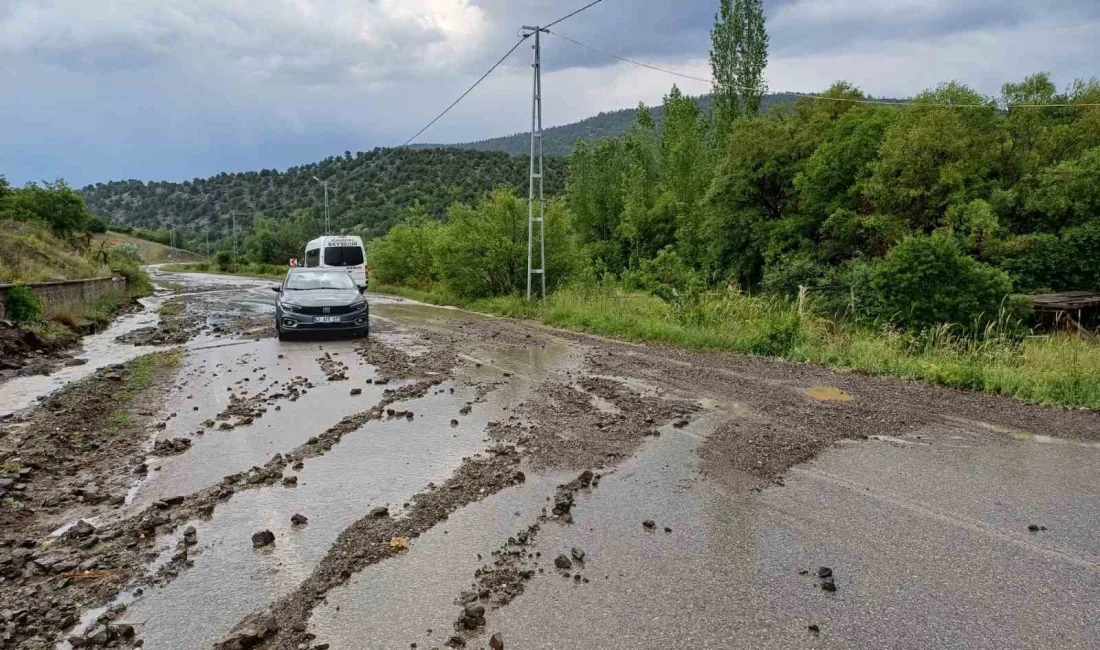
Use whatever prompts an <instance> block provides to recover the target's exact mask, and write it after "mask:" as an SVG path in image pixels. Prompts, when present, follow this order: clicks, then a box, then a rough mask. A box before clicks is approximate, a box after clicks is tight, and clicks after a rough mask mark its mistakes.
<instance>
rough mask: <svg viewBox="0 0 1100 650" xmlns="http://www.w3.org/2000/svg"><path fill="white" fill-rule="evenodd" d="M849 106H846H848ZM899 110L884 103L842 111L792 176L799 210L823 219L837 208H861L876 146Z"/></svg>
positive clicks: (875, 154)
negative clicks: (828, 132) (828, 133)
mask: <svg viewBox="0 0 1100 650" xmlns="http://www.w3.org/2000/svg"><path fill="white" fill-rule="evenodd" d="M849 106H850V105H849ZM898 115H899V112H898V111H897V110H896V109H894V108H889V107H884V106H859V107H856V108H852V109H851V110H848V111H846V112H844V113H843V115H841V116H840V118H839V119H838V120H837V122H836V126H835V128H834V129H833V131H832V133H831V134H830V135H829V136H828V137H827V138H826V139H825V140H824V141H823V142H821V143H820V144H819V145H818V146H817V147H816V148H815V149H814V150H813V153H812V154H810V156H809V158H808V159H807V160H806V163H805V165H804V167H803V168H802V170H801V171H800V172H799V173H798V175H797V176H796V178H795V181H794V183H795V187H796V188H797V189H798V193H799V200H800V201H801V209H802V210H803V211H804V212H805V213H806V214H807V215H809V216H811V217H812V218H814V219H815V220H818V223H820V222H821V220H824V219H825V218H827V217H828V216H829V215H831V214H832V213H833V212H835V211H836V210H838V209H841V208H844V209H847V210H861V209H865V208H866V206H865V205H861V204H862V203H864V202H863V201H862V198H863V194H864V190H865V188H866V185H867V181H868V179H869V178H870V176H871V173H872V171H873V167H872V165H873V163H874V162H875V161H876V160H877V159H878V152H879V147H880V146H881V143H882V139H883V136H884V134H885V132H886V130H887V129H888V128H889V126H890V125H891V124H892V123H893V122H894V121H895V120H896V119H897V117H898Z"/></svg>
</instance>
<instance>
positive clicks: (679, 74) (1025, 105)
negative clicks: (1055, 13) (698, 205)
mask: <svg viewBox="0 0 1100 650" xmlns="http://www.w3.org/2000/svg"><path fill="white" fill-rule="evenodd" d="M547 31H548V32H549V33H550V34H553V35H554V36H557V37H558V38H560V39H563V40H566V41H569V42H570V43H573V44H574V45H579V46H581V47H583V48H586V49H589V50H592V51H593V52H597V53H599V54H602V55H604V56H608V57H611V58H613V59H617V60H619V61H622V62H624V63H630V64H633V65H636V66H641V67H643V68H648V69H650V70H655V71H657V72H663V73H665V74H669V75H673V76H676V77H681V78H684V79H691V80H692V81H700V82H703V83H707V84H713V80H712V79H704V78H703V77H696V76H693V75H689V74H684V73H682V72H676V71H674V70H668V69H666V68H661V67H658V66H655V65H652V64H649V63H644V62H642V61H636V60H634V59H628V58H626V57H625V56H619V55H618V54H615V53H614V52H608V51H607V50H603V49H600V48H598V47H596V46H595V45H589V44H588V43H582V42H581V41H578V40H576V39H575V38H570V37H568V36H566V35H565V34H562V33H559V32H555V31H550V30H547ZM734 88H737V89H738V90H749V91H755V90H757V89H756V88H751V87H748V86H734ZM776 93H777V94H783V95H793V96H795V97H802V98H805V99H816V100H820V101H832V102H849V103H853V104H878V105H883V106H933V107H938V108H985V109H989V108H996V106H995V105H992V104H946V103H942V102H941V103H934V102H913V101H891V100H888V99H854V98H851V97H823V96H821V95H814V94H811V93H799V92H785V91H776ZM1095 106H1100V104H1086V103H1072V102H1064V103H1051V104H1041V103H1036V104H1032V103H1019V104H1009V105H1007V106H1006V108H1007V109H1013V108H1072V107H1095Z"/></svg>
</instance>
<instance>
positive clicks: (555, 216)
mask: <svg viewBox="0 0 1100 650" xmlns="http://www.w3.org/2000/svg"><path fill="white" fill-rule="evenodd" d="M447 217H448V221H449V223H448V225H447V226H446V228H445V229H444V230H443V233H442V234H441V236H440V238H439V242H438V245H437V246H436V247H435V265H436V268H437V269H438V270H439V275H440V277H441V278H442V280H443V281H444V283H446V285H447V288H448V289H450V290H451V291H453V292H454V293H456V294H457V295H459V296H462V297H468V298H484V297H489V296H503V295H508V294H511V293H520V292H523V291H525V290H526V286H527V202H526V201H525V200H523V199H520V198H519V197H517V196H516V195H515V194H513V193H512V192H509V191H507V190H497V191H495V192H493V193H492V194H491V195H490V196H489V197H487V198H485V199H484V200H483V201H481V202H480V203H479V204H478V205H477V206H476V207H471V206H468V205H462V204H456V205H452V206H451V208H450V209H449V210H448V211H447ZM545 223H546V273H547V276H546V278H547V286H546V288H547V290H548V291H552V290H553V289H554V288H555V287H557V286H559V285H561V284H562V283H564V282H566V281H567V280H568V279H569V277H570V276H571V274H572V272H573V269H574V268H576V265H577V257H578V247H577V246H576V244H575V242H574V241H573V237H572V232H571V230H570V227H569V219H568V218H567V213H566V211H565V207H564V204H562V203H561V202H560V201H548V202H547V205H546V222H545ZM536 264H537V262H536ZM538 281H539V280H538V278H537V277H536V278H534V282H538Z"/></svg>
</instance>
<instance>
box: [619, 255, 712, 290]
mask: <svg viewBox="0 0 1100 650" xmlns="http://www.w3.org/2000/svg"><path fill="white" fill-rule="evenodd" d="M623 284H624V285H626V287H628V288H630V289H642V290H645V291H649V292H650V293H652V294H653V295H655V296H657V297H658V298H661V299H662V300H664V301H666V302H674V301H676V300H679V299H683V298H684V297H685V296H692V295H695V294H697V293H699V291H700V290H702V288H703V280H702V278H701V277H700V276H699V273H698V272H696V271H695V270H694V269H692V268H691V267H690V266H688V265H687V264H686V263H685V262H684V260H683V259H682V258H681V257H680V256H679V255H678V254H677V253H676V252H675V251H674V250H673V249H672V247H671V246H668V247H666V248H664V249H663V250H661V252H660V253H657V257H654V258H652V259H643V260H642V261H641V263H640V264H638V268H637V269H632V270H628V271H624V272H623Z"/></svg>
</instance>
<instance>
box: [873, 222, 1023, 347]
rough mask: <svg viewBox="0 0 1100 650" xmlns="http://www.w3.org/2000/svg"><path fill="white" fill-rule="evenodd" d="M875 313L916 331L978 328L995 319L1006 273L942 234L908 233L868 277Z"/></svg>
mask: <svg viewBox="0 0 1100 650" xmlns="http://www.w3.org/2000/svg"><path fill="white" fill-rule="evenodd" d="M871 289H872V291H873V292H874V294H875V302H876V310H877V313H878V315H879V317H881V318H884V319H886V320H888V321H890V322H893V323H895V324H898V325H901V326H903V327H907V328H911V329H915V330H919V329H921V328H925V327H930V326H933V325H939V324H940V323H959V324H962V325H963V326H964V327H971V326H975V325H976V326H977V327H979V328H980V327H981V326H983V325H984V324H985V322H987V321H990V320H995V319H996V317H997V312H998V310H999V309H1000V307H1001V305H1002V303H1003V301H1004V299H1005V297H1006V296H1008V294H1009V293H1010V291H1011V289H1012V283H1011V282H1010V281H1009V279H1008V275H1007V274H1005V272H1004V271H1001V270H1000V269H996V268H993V267H992V266H989V265H987V264H982V263H981V262H978V261H976V260H974V259H973V258H971V257H968V256H966V255H965V254H963V253H962V251H960V250H959V248H958V246H957V245H956V244H955V242H954V240H953V239H952V238H950V237H945V236H941V235H911V236H909V237H906V238H905V239H904V240H902V242H901V243H900V244H898V245H897V246H896V247H894V249H893V250H891V251H890V252H889V253H888V254H887V255H886V257H884V258H883V259H882V261H881V262H879V263H878V264H877V265H876V266H875V268H874V271H873V274H872V277H871Z"/></svg>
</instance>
